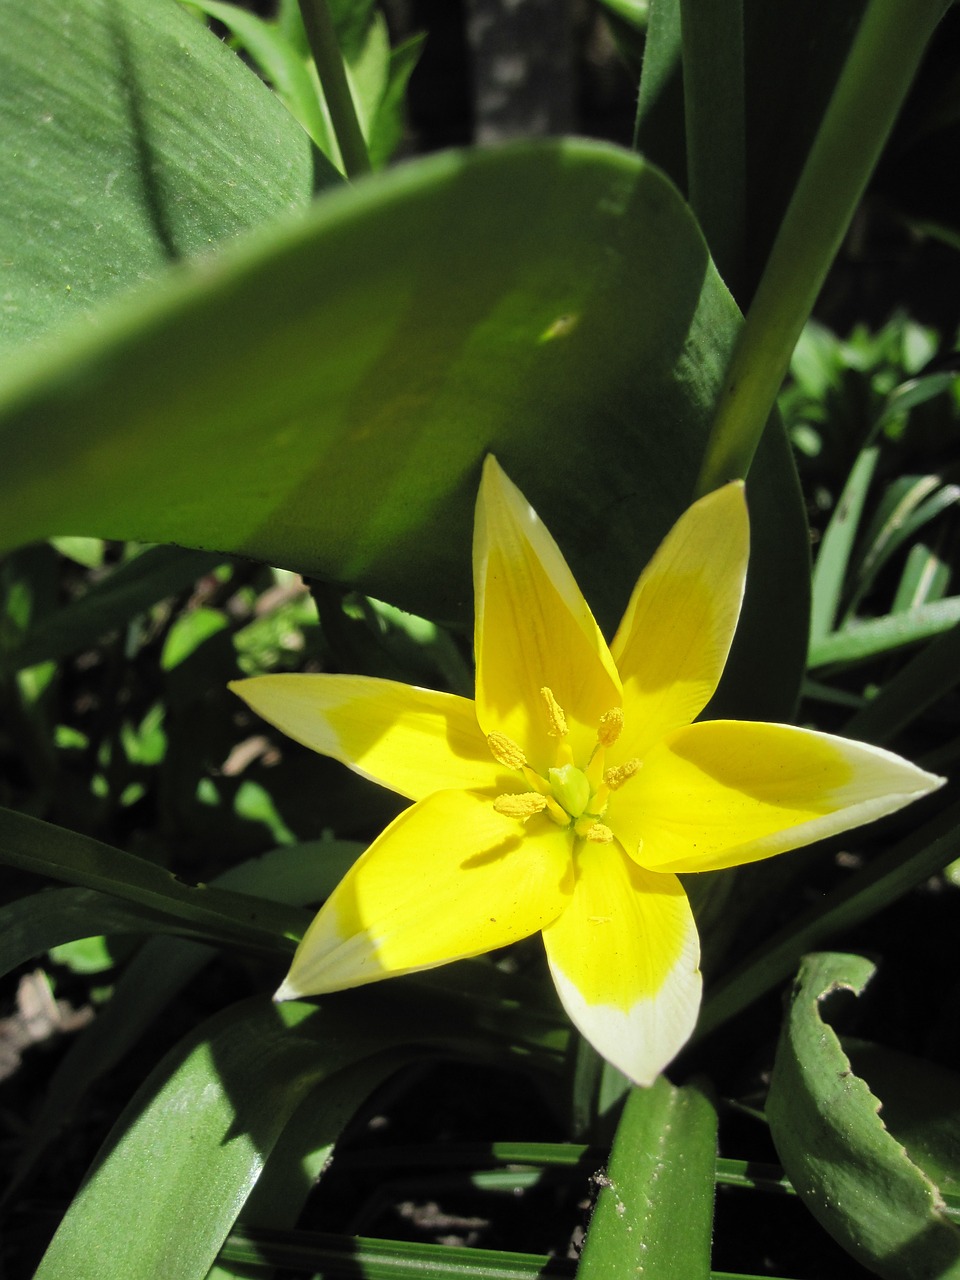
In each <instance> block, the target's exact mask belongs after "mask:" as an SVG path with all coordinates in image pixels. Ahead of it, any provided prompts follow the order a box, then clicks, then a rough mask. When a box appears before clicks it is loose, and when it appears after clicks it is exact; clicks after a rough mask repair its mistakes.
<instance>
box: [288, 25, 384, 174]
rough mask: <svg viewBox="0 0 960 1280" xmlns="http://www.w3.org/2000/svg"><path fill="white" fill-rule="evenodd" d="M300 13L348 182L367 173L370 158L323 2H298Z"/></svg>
mask: <svg viewBox="0 0 960 1280" xmlns="http://www.w3.org/2000/svg"><path fill="white" fill-rule="evenodd" d="M300 12H301V14H302V15H303V25H304V27H305V28H306V32H307V39H308V40H309V41H310V52H311V53H312V54H313V61H314V62H315V64H316V67H317V75H318V76H319V77H320V83H321V85H322V86H323V96H324V97H325V98H326V100H327V110H328V111H329V112H330V122H331V124H332V125H333V132H334V133H335V134H336V137H337V145H338V146H339V148H340V156H341V159H342V160H343V168H344V172H345V173H346V175H347V177H348V178H359V177H361V176H362V175H363V174H365V173H369V172H370V157H369V156H368V154H367V144H366V142H365V141H364V137H363V131H362V129H361V128H360V121H359V120H358V119H357V110H356V107H355V106H354V103H353V94H352V93H351V92H350V85H349V83H348V82H347V72H346V68H345V67H344V65H343V58H342V56H341V54H340V47H339V45H338V44H337V34H336V32H335V31H334V28H333V18H332V17H331V16H330V6H329V5H328V4H327V0H300Z"/></svg>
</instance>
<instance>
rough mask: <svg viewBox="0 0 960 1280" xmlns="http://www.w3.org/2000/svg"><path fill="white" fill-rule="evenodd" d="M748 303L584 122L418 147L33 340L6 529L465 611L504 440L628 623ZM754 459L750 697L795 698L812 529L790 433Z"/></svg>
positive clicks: (684, 222) (638, 165)
mask: <svg viewBox="0 0 960 1280" xmlns="http://www.w3.org/2000/svg"><path fill="white" fill-rule="evenodd" d="M739 326H740V317H739V315H738V313H737V311H736V307H735V306H734V303H733V301H732V299H731V298H730V296H729V294H728V292H727V291H726V289H725V288H724V286H723V284H722V283H721V281H720V279H719V277H718V276H717V273H716V271H715V269H714V268H713V266H712V265H711V263H710V260H709V257H708V255H707V252H706V248H705V246H704V243H703V240H702V237H701V236H700V233H699V231H698V229H697V227H696V224H695V222H694V221H693V218H692V217H691V215H690V213H689V211H688V210H687V208H686V206H685V205H684V204H683V202H682V201H681V200H680V198H679V196H678V195H677V193H676V192H675V191H674V189H673V188H672V187H671V186H670V185H669V183H668V182H667V181H666V180H665V179H664V178H663V177H662V175H661V174H659V173H658V172H657V171H656V170H655V169H653V168H652V167H651V166H649V165H647V164H645V163H644V162H643V161H641V160H639V159H638V158H637V157H635V156H632V155H630V154H629V153H627V152H622V151H619V150H617V149H616V148H612V147H608V146H601V145H598V144H594V143H588V142H582V141H568V142H560V143H557V142H550V143H544V144H542V145H536V146H534V145H524V146H517V147H512V148H504V149H500V150H497V151H493V152H481V153H473V154H466V155H460V154H447V155H442V156H439V157H432V158H430V159H427V160H424V161H418V162H416V163H412V164H409V165H406V166H403V167H401V168H398V169H396V170H393V171H391V172H389V173H387V174H384V175H379V176H377V177H376V178H375V179H370V180H367V181H365V182H362V183H359V184H357V186H356V187H355V188H353V189H351V190H346V191H340V192H335V193H333V194H330V195H327V196H325V197H324V199H323V200H322V201H320V202H319V204H318V205H317V207H316V208H315V209H314V211H313V212H312V213H311V214H310V215H309V216H308V217H306V218H305V219H304V220H303V221H302V223H301V224H298V225H296V226H290V225H288V226H287V227H286V228H285V229H282V230H278V229H274V230H272V231H271V232H270V233H269V234H261V235H260V236H258V237H257V239H256V241H255V243H253V244H248V245H247V246H246V247H245V248H244V249H242V250H241V251H239V252H232V253H229V254H222V255H220V257H219V258H218V259H217V260H216V261H215V262H208V263H204V264H202V266H199V267H195V268H194V269H193V270H187V271H183V272H181V273H179V274H177V275H176V276H175V277H174V278H172V279H170V280H167V281H166V282H164V283H163V284H162V285H161V286H158V287H156V288H155V289H153V290H150V291H147V292H146V293H145V294H144V295H143V296H142V297H141V298H139V299H138V300H135V301H131V302H130V303H128V304H127V305H125V306H120V307H116V308H113V309H111V310H109V311H106V310H105V311H104V312H103V313H102V314H101V316H100V324H99V327H98V329H97V331H96V332H95V333H92V332H89V331H87V330H83V331H82V332H77V331H74V332H73V333H72V334H71V335H70V336H69V337H68V336H67V335H63V336H62V337H61V340H60V342H59V343H58V350H57V351H56V353H54V352H52V351H51V350H46V351H43V352H39V351H36V350H34V351H32V352H29V353H24V355H23V357H22V359H21V360H20V361H19V362H18V363H17V367H16V368H12V367H11V368H10V369H9V370H8V374H7V377H6V379H4V381H3V384H2V385H0V438H2V441H3V447H4V450H5V455H4V456H5V463H6V465H5V467H4V470H3V474H2V477H0V543H2V544H6V545H10V544H13V543H16V542H22V541H28V540H31V539H34V538H38V537H43V536H47V535H49V534H54V533H77V532H83V533H102V534H104V535H106V534H109V536H111V537H133V538H137V539H140V540H144V541H176V542H179V543H182V544H187V545H192V546H200V547H217V548H220V549H224V550H231V551H237V552H241V553H244V554H248V555H251V556H255V557H257V558H260V559H264V560H267V561H269V562H272V563H278V564H281V565H284V566H288V567H291V568H296V569H300V570H302V571H306V572H308V573H311V574H315V575H318V576H321V577H325V578H327V579H333V580H339V581H345V582H349V583H351V584H353V585H359V586H360V587H362V588H363V589H364V590H366V591H368V592H370V593H371V594H373V595H375V596H377V597H378V598H381V599H389V600H391V601H392V602H394V603H397V604H399V605H401V606H403V607H406V608H409V609H411V610H412V611H414V612H417V613H421V614H426V615H428V616H432V617H435V618H436V617H441V618H447V619H458V620H464V619H465V617H466V616H467V614H468V610H469V600H470V573H469V564H470V552H469V548H470V528H471V513H472V508H473V503H474V498H475V494H476V487H477V483H478V477H479V470H480V465H481V462H482V458H483V456H484V454H485V453H486V452H488V451H490V450H493V451H495V452H496V453H497V454H498V456H499V457H500V459H501V461H502V463H503V465H504V466H505V468H506V469H507V471H508V472H509V473H510V475H511V476H512V478H513V479H514V480H516V482H517V483H519V484H520V485H521V486H522V487H523V489H524V491H525V492H526V493H527V495H528V496H529V497H530V499H531V501H532V502H533V503H534V505H535V506H536V507H537V509H538V510H539V511H540V513H541V515H542V516H543V517H544V519H545V520H546V522H547V524H548V526H549V527H550V529H551V530H552V532H553V533H554V534H555V535H556V536H557V538H558V540H559V541H560V543H561V545H562V547H563V549H564V551H565V552H566V553H567V555H568V556H569V558H570V560H571V562H572V564H573V567H574V570H575V571H576V572H577V573H578V575H579V576H580V578H581V581H582V582H583V584H584V587H585V590H586V593H587V595H588V597H589V598H590V600H591V603H592V604H593V605H594V607H595V608H596V609H597V611H598V614H599V616H600V618H601V620H602V622H603V623H604V624H605V625H607V626H608V627H612V626H613V625H614V624H615V623H616V621H617V619H618V618H619V615H620V612H621V611H622V609H623V606H624V603H625V601H626V599H627V597H628V595H629V592H630V589H631V588H632V586H633V583H634V581H635V579H636V577H637V574H638V572H639V570H640V568H642V566H643V564H644V563H645V561H646V559H647V558H648V556H649V555H650V553H651V552H652V550H653V548H654V547H655V545H656V544H657V542H658V541H659V539H660V538H661V537H662V536H663V534H664V533H665V532H666V530H667V528H668V527H669V525H670V523H671V522H672V520H673V519H675V517H676V516H677V515H678V514H679V512H680V511H681V510H682V509H683V507H685V506H686V504H687V502H688V501H689V497H690V493H691V490H692V487H693V481H694V477H695V474H696V471H697V467H698V464H699V461H700V455H701V451H702V447H703V442H704V439H705V434H706V428H707V423H708V420H709V418H710V416H711V413H712V410H713V406H714V402H715V399H716V395H717V391H718V388H719V386H720V383H721V378H722V373H723V370H724V367H725V364H726V361H727V358H728V356H729V352H730V349H731V346H732V343H733V340H734V337H735V334H736V332H737V330H738V329H739ZM752 482H753V484H754V488H755V491H756V492H757V493H760V492H762V494H763V496H764V505H763V510H762V518H758V519H757V520H756V521H755V545H756V546H758V547H774V548H776V549H777V553H778V554H777V557H776V563H775V564H774V563H773V562H771V563H770V564H768V566H767V568H766V569H765V570H762V571H761V570H760V569H759V568H758V565H759V564H760V561H757V562H756V563H755V565H754V581H753V584H752V585H753V587H754V588H755V589H756V591H757V592H758V593H759V594H758V596H757V599H758V600H759V599H761V598H762V599H763V607H762V608H761V609H758V608H757V607H751V608H748V609H747V610H746V613H745V617H744V621H743V628H742V629H743V632H744V635H749V632H750V631H751V628H752V629H753V630H754V632H755V633H759V634H762V635H763V637H764V641H763V643H764V646H765V649H766V653H767V655H768V657H770V662H771V667H776V668H777V670H776V676H775V679H774V684H773V686H772V687H771V686H769V685H766V686H765V684H764V681H763V680H762V679H761V680H757V679H756V678H753V679H750V680H747V681H745V682H744V689H743V690H742V695H743V701H744V703H745V704H746V705H747V706H749V708H750V710H751V712H752V713H754V714H758V715H759V714H772V715H774V716H778V715H779V716H782V715H784V714H788V713H789V707H790V705H791V704H792V700H793V695H794V691H795V688H796V683H797V680H798V677H799V665H798V661H799V659H798V655H797V653H796V652H795V651H796V636H797V634H798V633H803V632H805V598H804V593H805V590H806V586H805V577H806V574H805V565H806V560H805V557H806V536H805V528H804V522H803V516H802V508H801V505H800V503H799V498H798V494H797V492H796V490H795V487H794V481H793V478H792V472H791V467H790V462H789V458H788V454H787V452H786V448H785V445H784V442H783V441H782V439H781V438H780V436H779V435H777V434H775V433H772V434H770V438H769V440H768V441H767V443H766V446H765V450H764V456H763V458H762V459H761V461H760V462H759V463H758V468H757V470H756V472H755V474H754V476H753V477H752ZM771 570H772V572H771ZM774 605H775V606H776V607H774ZM741 713H742V712H741Z"/></svg>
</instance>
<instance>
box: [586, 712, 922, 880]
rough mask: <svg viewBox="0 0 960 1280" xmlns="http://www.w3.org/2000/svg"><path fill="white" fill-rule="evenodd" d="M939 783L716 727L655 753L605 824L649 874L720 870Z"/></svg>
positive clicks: (803, 739) (763, 734)
mask: <svg viewBox="0 0 960 1280" xmlns="http://www.w3.org/2000/svg"><path fill="white" fill-rule="evenodd" d="M942 782H943V779H942V778H937V777H935V776H934V775H933V774H931V773H926V772H925V771H924V770H923V769H918V768H917V767H916V766H915V765H912V764H910V763H909V762H908V761H906V760H902V759H901V758H900V757H899V756H895V755H893V754H892V753H891V752H889V751H883V750H881V749H880V748H879V747H871V746H867V745H866V744H865V743H862V742H850V741H848V740H847V739H846V738H836V737H832V736H831V735H830V734H826V733H814V732H813V731H812V730H810V729H796V728H792V727H791V726H789V725H780V724H753V723H750V722H749V721H741V720H715V721H707V722H705V723H702V724H694V725H690V726H689V727H688V728H685V729H681V730H679V731H678V732H677V733H674V734H672V735H671V737H670V738H668V739H667V740H666V741H665V742H663V743H661V744H658V745H657V746H656V747H654V748H653V750H652V751H650V752H649V753H648V755H647V757H646V759H645V760H644V762H643V768H642V769H641V770H640V771H639V773H637V774H636V775H635V776H634V777H633V778H631V779H630V780H629V781H628V782H627V783H626V784H625V785H624V786H623V787H622V788H621V789H620V790H619V791H618V792H616V793H615V795H614V796H613V798H612V800H611V803H610V806H609V809H608V812H607V814H606V818H605V820H606V821H607V822H608V824H609V825H610V826H611V827H612V829H613V830H614V832H615V833H616V835H617V837H618V838H619V839H620V840H622V841H623V842H624V847H625V848H626V849H627V851H628V852H629V853H630V854H631V855H632V856H635V857H636V858H637V860H638V861H639V862H640V864H641V865H642V866H644V867H650V868H651V869H653V870H657V871H677V872H685V871H714V870H717V869H719V868H721V867H733V866H737V865H738V864H740V863H743V862H754V861H756V860H757V859H758V858H769V857H770V856H771V855H772V854H775V853H782V852H784V850H786V849H798V848H800V846H801V845H805V844H810V843H811V842H812V841H814V840H820V839H822V838H823V837H824V836H829V835H834V834H836V833H837V832H839V831H847V830H849V828H851V827H858V826H860V825H861V824H862V823H864V822H872V821H873V820H874V819H875V818H880V817H883V815H884V814H887V813H893V812H894V811H895V810H896V809H900V808H902V807H903V805H905V804H909V803H910V801H911V800H916V799H918V798H919V797H920V796H924V795H926V794H927V793H928V792H930V791H934V790H936V788H937V787H939V786H940V785H941V784H942Z"/></svg>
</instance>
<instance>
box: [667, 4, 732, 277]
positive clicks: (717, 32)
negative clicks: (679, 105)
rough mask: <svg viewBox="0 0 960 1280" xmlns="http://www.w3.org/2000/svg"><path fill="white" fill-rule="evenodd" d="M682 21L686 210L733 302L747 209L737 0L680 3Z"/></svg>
mask: <svg viewBox="0 0 960 1280" xmlns="http://www.w3.org/2000/svg"><path fill="white" fill-rule="evenodd" d="M680 17H681V29H682V39H683V105H684V118H685V122H686V141H687V180H688V183H687V185H688V195H689V199H690V207H691V208H692V209H693V211H694V213H695V214H696V215H697V220H698V221H699V223H700V226H701V227H702V228H703V234H704V235H705V236H706V239H707V244H708V245H709V246H710V255H711V257H712V258H713V260H714V262H715V263H716V264H717V268H718V269H719V271H720V274H721V275H722V276H723V279H724V281H725V282H726V285H727V287H728V288H729V289H730V292H731V293H732V294H733V295H734V297H738V296H739V289H738V286H739V280H740V275H741V272H742V270H743V248H744V245H743V234H744V222H745V208H746V123H745V107H744V72H743V5H742V0H709V2H708V3H704V0H680Z"/></svg>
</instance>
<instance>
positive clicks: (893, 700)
mask: <svg viewBox="0 0 960 1280" xmlns="http://www.w3.org/2000/svg"><path fill="white" fill-rule="evenodd" d="M958 684H960V626H956V625H955V626H953V627H951V629H950V630H949V631H946V632H944V634H943V635H941V636H937V638H936V639H935V640H932V641H931V642H930V644H928V645H926V646H925V648H923V649H922V650H921V651H920V652H919V653H918V654H917V655H916V656H915V657H913V658H911V660H910V661H909V662H908V663H907V665H906V666H905V667H903V668H901V670H900V671H898V672H897V674H896V675H895V676H893V677H892V678H891V679H890V680H888V681H887V682H886V684H885V685H884V686H883V688H882V689H881V690H880V692H879V693H878V694H877V695H876V697H874V698H873V699H871V701H870V702H868V703H867V704H866V706H864V707H862V708H861V709H860V710H859V711H857V712H856V713H855V714H854V715H853V716H851V717H850V719H849V720H848V721H847V723H846V725H845V726H844V730H843V732H844V734H845V736H846V737H848V738H862V739H865V740H866V741H867V742H875V743H876V744H877V745H878V746H883V744H884V743H886V742H889V741H890V739H891V738H893V737H894V736H895V735H896V734H897V733H899V732H900V730H901V729H903V728H905V727H906V726H907V725H908V724H912V723H913V721H914V720H916V719H917V718H918V717H919V716H921V715H923V713H924V711H926V710H927V708H928V707H931V706H933V704H934V703H936V702H938V701H939V700H940V699H941V698H942V697H944V696H945V695H946V694H948V693H949V692H950V691H951V690H952V689H955V688H956V687H957V685H958Z"/></svg>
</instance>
